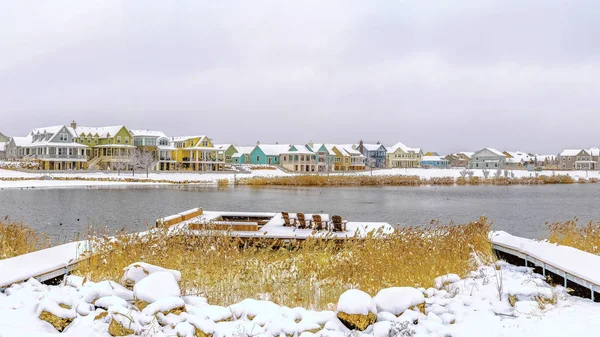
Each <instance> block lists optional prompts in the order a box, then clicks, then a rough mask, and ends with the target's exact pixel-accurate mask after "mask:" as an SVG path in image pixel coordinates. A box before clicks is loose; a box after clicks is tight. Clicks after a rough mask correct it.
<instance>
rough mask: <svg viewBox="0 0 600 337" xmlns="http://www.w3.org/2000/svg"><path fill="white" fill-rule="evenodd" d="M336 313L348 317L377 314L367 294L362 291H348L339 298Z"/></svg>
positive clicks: (373, 303)
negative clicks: (342, 313) (344, 314)
mask: <svg viewBox="0 0 600 337" xmlns="http://www.w3.org/2000/svg"><path fill="white" fill-rule="evenodd" d="M337 311H338V312H344V313H346V314H349V315H355V314H357V315H368V314H369V313H370V312H372V313H374V314H377V307H376V305H375V301H374V300H373V298H371V296H370V295H369V294H367V293H366V292H364V291H362V290H358V289H350V290H347V291H346V292H344V293H343V294H342V295H341V296H340V298H339V300H338V304H337Z"/></svg>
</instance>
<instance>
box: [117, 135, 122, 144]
mask: <svg viewBox="0 0 600 337" xmlns="http://www.w3.org/2000/svg"><path fill="white" fill-rule="evenodd" d="M117 144H121V136H117Z"/></svg>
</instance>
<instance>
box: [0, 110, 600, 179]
mask: <svg viewBox="0 0 600 337" xmlns="http://www.w3.org/2000/svg"><path fill="white" fill-rule="evenodd" d="M136 151H137V152H140V151H141V152H144V153H150V154H151V155H152V158H153V160H154V162H153V163H152V164H151V167H152V168H153V169H154V170H156V171H179V170H185V171H223V170H225V167H226V165H228V164H234V165H235V164H250V165H277V166H280V167H281V168H283V169H285V170H288V171H294V172H335V171H362V170H365V169H367V168H420V167H425V168H448V167H465V168H472V169H504V168H532V167H540V166H546V167H552V168H556V169H566V170H568V169H589V170H595V169H598V168H599V167H600V164H599V162H600V149H598V148H591V149H574V150H564V151H563V152H562V153H560V154H559V155H558V156H555V155H539V154H533V153H526V152H521V151H516V152H509V151H504V152H501V151H498V150H496V149H493V148H484V149H481V150H479V151H477V152H458V153H452V154H448V155H446V156H441V155H439V154H438V153H436V152H426V153H424V152H423V150H422V149H420V148H413V147H409V146H406V145H405V144H403V143H396V144H394V145H391V146H385V145H383V144H380V143H379V142H377V143H364V142H363V141H360V142H358V143H357V144H327V143H313V142H309V143H306V144H260V143H257V144H256V145H253V146H237V145H234V144H215V143H214V142H213V140H212V139H211V138H209V137H208V136H206V135H195V136H184V137H180V136H178V137H170V136H167V135H166V134H165V133H164V132H162V131H152V130H140V129H130V128H127V127H125V126H124V125H117V126H107V127H87V126H79V125H77V123H75V122H72V123H71V124H70V125H58V126H51V127H42V128H36V129H33V130H32V131H31V132H30V133H29V134H27V136H24V137H7V136H5V135H4V134H2V133H0V159H7V160H17V161H18V160H27V161H36V162H38V163H39V167H40V168H41V169H44V170H80V169H103V170H104V169H117V168H118V167H119V168H121V167H124V166H125V167H126V166H127V165H128V164H131V162H132V156H133V154H134V153H135V152H136Z"/></svg>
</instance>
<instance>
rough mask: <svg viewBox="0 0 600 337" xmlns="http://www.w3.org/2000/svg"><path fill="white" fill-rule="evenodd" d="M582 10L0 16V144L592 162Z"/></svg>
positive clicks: (587, 28)
mask: <svg viewBox="0 0 600 337" xmlns="http://www.w3.org/2000/svg"><path fill="white" fill-rule="evenodd" d="M598 17H600V2H598V1H597V0H579V1H576V2H572V1H566V0H565V1H559V0H529V1H517V0H514V1H513V0H472V1H466V0H462V1H453V0H445V1H442V0H431V1H420V0H415V1H401V0H397V1H389V0H385V1H378V0H369V1H364V0H327V1H323V0H303V1H280V0H273V1H265V0H252V1H241V0H240V1H230V0H219V1H212V0H211V1H204V0H169V1H167V0H160V1H154V0H143V1H137V0H122V1H113V0H86V1H81V0H74V1H62V0H53V1H30V0H20V1H2V2H0V132H2V133H5V134H7V135H12V136H19V135H26V134H27V133H28V132H30V131H31V129H33V128H38V127H43V126H51V125H59V124H68V123H70V122H71V121H72V120H75V121H76V122H77V123H78V124H79V125H85V126H103V125H121V124H123V125H126V126H127V127H129V128H132V129H156V130H162V131H164V132H166V133H167V134H168V135H172V136H178V135H179V136H181V135H195V134H206V135H208V136H209V137H211V138H213V139H214V141H215V142H217V143H235V144H239V145H253V144H255V143H256V142H257V141H260V142H261V143H269V142H279V143H307V142H309V141H313V142H315V143H317V142H328V143H357V142H358V141H359V140H361V139H362V140H364V141H365V142H372V143H374V142H377V141H379V142H381V143H383V144H385V145H392V144H394V143H396V142H403V143H404V144H407V145H408V146H412V147H420V148H422V149H424V150H425V151H436V152H439V153H448V152H455V151H474V150H478V149H481V148H483V147H494V148H498V149H500V150H502V151H504V150H509V151H516V150H521V151H531V152H538V153H558V152H560V150H561V149H563V148H582V147H584V148H587V147H591V146H600V137H599V136H598V130H599V128H598V126H600V43H599V42H598V37H599V36H600V20H598Z"/></svg>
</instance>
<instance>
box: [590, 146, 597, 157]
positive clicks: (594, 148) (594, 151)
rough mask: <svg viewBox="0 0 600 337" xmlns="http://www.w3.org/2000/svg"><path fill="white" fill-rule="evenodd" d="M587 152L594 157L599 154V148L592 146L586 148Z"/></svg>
mask: <svg viewBox="0 0 600 337" xmlns="http://www.w3.org/2000/svg"><path fill="white" fill-rule="evenodd" d="M587 152H588V153H589V154H590V155H592V156H594V157H597V156H600V149H599V148H597V147H593V148H591V149H589V150H587Z"/></svg>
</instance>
